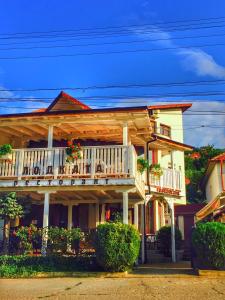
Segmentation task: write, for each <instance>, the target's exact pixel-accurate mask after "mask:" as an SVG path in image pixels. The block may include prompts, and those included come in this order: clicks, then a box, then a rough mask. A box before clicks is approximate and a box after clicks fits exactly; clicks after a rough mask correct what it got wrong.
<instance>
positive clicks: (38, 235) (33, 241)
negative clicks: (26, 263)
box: [16, 224, 42, 254]
mask: <svg viewBox="0 0 225 300" xmlns="http://www.w3.org/2000/svg"><path fill="white" fill-rule="evenodd" d="M16 236H17V238H19V250H20V252H21V254H26V253H29V252H31V251H32V250H33V249H39V248H40V247H41V240H42V230H41V229H38V228H37V227H36V226H35V225H32V224H31V225H30V226H29V227H20V228H19V229H18V231H17V232H16Z"/></svg>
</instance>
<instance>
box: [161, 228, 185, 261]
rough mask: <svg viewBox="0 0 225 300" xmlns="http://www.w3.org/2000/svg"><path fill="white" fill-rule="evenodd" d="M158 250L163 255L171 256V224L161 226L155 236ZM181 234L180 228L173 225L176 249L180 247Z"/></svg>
mask: <svg viewBox="0 0 225 300" xmlns="http://www.w3.org/2000/svg"><path fill="white" fill-rule="evenodd" d="M156 239H157V242H158V244H159V248H160V251H161V252H162V253H163V254H164V255H165V256H171V226H163V227H161V228H160V229H159V231H158V233H157V236H156ZM181 241H182V235H181V232H180V230H179V229H178V228H177V227H175V247H176V249H177V250H179V249H180V247H181Z"/></svg>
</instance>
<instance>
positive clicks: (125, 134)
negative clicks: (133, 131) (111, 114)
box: [123, 122, 129, 146]
mask: <svg viewBox="0 0 225 300" xmlns="http://www.w3.org/2000/svg"><path fill="white" fill-rule="evenodd" d="M128 143H129V139H128V124H127V122H125V123H124V124H123V145H124V146H128Z"/></svg>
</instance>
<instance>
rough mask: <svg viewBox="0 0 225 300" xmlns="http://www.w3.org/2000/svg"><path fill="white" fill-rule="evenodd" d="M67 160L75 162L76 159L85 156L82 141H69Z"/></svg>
mask: <svg viewBox="0 0 225 300" xmlns="http://www.w3.org/2000/svg"><path fill="white" fill-rule="evenodd" d="M66 154H67V157H66V162H67V163H74V161H75V160H77V159H81V158H82V157H83V152H82V149H81V146H80V143H77V144H76V143H73V140H71V141H68V142H67V148H66Z"/></svg>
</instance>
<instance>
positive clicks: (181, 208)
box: [175, 203, 205, 258]
mask: <svg viewBox="0 0 225 300" xmlns="http://www.w3.org/2000/svg"><path fill="white" fill-rule="evenodd" d="M204 206H205V204H202V203H192V204H187V205H176V206H175V224H176V226H177V228H179V229H180V231H181V234H182V241H183V245H182V248H183V249H184V257H186V258H190V251H191V231H192V228H193V227H194V225H195V223H196V217H195V214H196V213H197V212H198V211H199V210H200V209H202V208H203V207H204Z"/></svg>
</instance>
